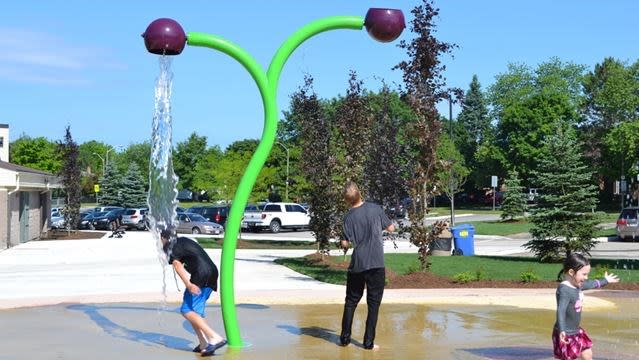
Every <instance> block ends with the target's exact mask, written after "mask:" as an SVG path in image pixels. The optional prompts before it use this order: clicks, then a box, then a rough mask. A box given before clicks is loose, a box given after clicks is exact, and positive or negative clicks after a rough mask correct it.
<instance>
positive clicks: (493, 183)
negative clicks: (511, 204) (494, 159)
mask: <svg viewBox="0 0 639 360" xmlns="http://www.w3.org/2000/svg"><path fill="white" fill-rule="evenodd" d="M490 187H497V176H495V175H493V176H491V177H490Z"/></svg>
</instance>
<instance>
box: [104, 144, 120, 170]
mask: <svg viewBox="0 0 639 360" xmlns="http://www.w3.org/2000/svg"><path fill="white" fill-rule="evenodd" d="M122 148H124V146H122V145H116V146H115V147H114V148H108V149H107V151H106V155H105V157H106V160H105V162H106V164H107V165H109V152H111V151H113V150H115V149H122ZM105 168H106V166H105Z"/></svg>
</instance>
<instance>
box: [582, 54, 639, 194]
mask: <svg viewBox="0 0 639 360" xmlns="http://www.w3.org/2000/svg"><path fill="white" fill-rule="evenodd" d="M583 89H584V93H585V98H586V100H585V107H584V113H585V116H584V117H583V121H582V122H581V127H580V130H581V135H582V137H581V138H582V141H583V142H584V144H586V157H587V158H588V159H589V161H590V162H591V164H592V166H594V167H595V168H596V169H597V172H598V175H599V181H600V182H601V183H602V184H604V183H605V180H606V178H608V179H618V177H619V175H620V174H628V171H629V168H631V167H632V166H633V165H634V164H635V163H636V162H635V161H636V159H635V158H634V157H635V156H636V151H634V150H635V149H636V147H634V146H633V143H634V144H636V141H633V139H632V138H633V137H635V136H636V132H633V131H634V129H633V126H632V125H628V124H629V123H631V122H633V121H636V120H637V119H639V61H637V62H635V63H634V64H633V65H630V66H628V65H627V64H626V63H624V62H621V61H619V60H616V59H613V58H610V57H609V58H605V59H604V60H603V62H602V63H600V64H597V65H595V68H594V70H593V71H591V72H589V73H588V74H586V76H585V77H584V81H583ZM613 133H614V134H613ZM622 140H629V141H630V142H625V141H622ZM611 188H612V187H607V189H611ZM608 193H609V194H610V193H611V191H609V192H608Z"/></svg>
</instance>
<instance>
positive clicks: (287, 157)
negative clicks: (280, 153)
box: [277, 141, 289, 201]
mask: <svg viewBox="0 0 639 360" xmlns="http://www.w3.org/2000/svg"><path fill="white" fill-rule="evenodd" d="M277 143H278V144H280V145H281V146H282V147H283V148H284V150H286V201H289V200H288V170H289V166H288V165H289V152H288V148H287V147H286V146H284V144H282V143H281V142H279V141H277Z"/></svg>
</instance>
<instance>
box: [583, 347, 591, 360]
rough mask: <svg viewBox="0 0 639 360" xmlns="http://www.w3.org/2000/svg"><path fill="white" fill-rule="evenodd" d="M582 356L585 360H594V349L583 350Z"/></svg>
mask: <svg viewBox="0 0 639 360" xmlns="http://www.w3.org/2000/svg"><path fill="white" fill-rule="evenodd" d="M581 358H582V359H583V360H592V349H586V350H584V351H582V352H581Z"/></svg>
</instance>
